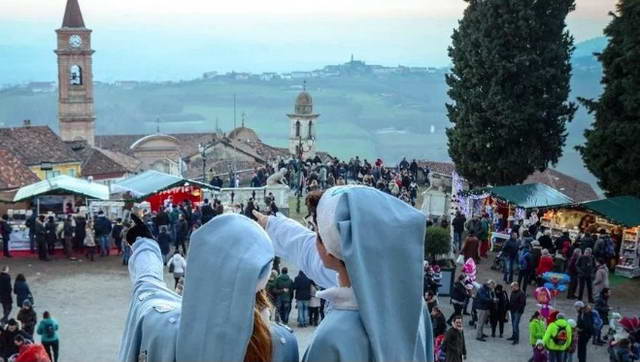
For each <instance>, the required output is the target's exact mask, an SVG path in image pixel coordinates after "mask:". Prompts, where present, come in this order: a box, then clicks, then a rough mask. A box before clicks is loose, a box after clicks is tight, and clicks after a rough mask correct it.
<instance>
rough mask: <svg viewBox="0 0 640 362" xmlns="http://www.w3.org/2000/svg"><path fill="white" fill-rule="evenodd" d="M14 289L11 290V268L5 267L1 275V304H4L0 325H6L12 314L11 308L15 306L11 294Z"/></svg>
mask: <svg viewBox="0 0 640 362" xmlns="http://www.w3.org/2000/svg"><path fill="white" fill-rule="evenodd" d="M12 291H13V288H11V275H9V267H8V266H5V267H4V268H2V273H0V303H2V311H3V315H2V319H1V320H0V323H2V324H5V323H7V320H8V319H9V314H11V306H12V304H13V296H12V295H11V292H12Z"/></svg>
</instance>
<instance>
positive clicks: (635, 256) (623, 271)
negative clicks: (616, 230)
mask: <svg viewBox="0 0 640 362" xmlns="http://www.w3.org/2000/svg"><path fill="white" fill-rule="evenodd" d="M639 254H640V228H634V229H627V230H625V231H624V233H623V236H622V245H621V246H620V260H619V262H618V265H617V266H616V274H617V275H621V276H624V277H628V278H635V277H638V276H640V255H639Z"/></svg>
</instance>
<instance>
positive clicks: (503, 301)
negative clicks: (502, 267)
mask: <svg viewBox="0 0 640 362" xmlns="http://www.w3.org/2000/svg"><path fill="white" fill-rule="evenodd" d="M508 308H509V296H508V295H507V292H505V291H504V290H503V289H502V285H501V284H498V285H497V286H496V289H495V299H494V303H493V304H492V305H491V310H490V312H489V320H490V321H491V337H495V336H496V327H500V338H502V334H503V333H504V322H506V321H507V310H508Z"/></svg>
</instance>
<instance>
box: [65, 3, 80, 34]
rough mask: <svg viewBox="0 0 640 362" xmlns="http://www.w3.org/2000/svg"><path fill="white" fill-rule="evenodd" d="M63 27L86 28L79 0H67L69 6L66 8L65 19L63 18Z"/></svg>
mask: <svg viewBox="0 0 640 362" xmlns="http://www.w3.org/2000/svg"><path fill="white" fill-rule="evenodd" d="M62 27H63V28H84V27H85V26H84V20H83V19H82V12H81V11H80V4H78V0H67V7H66V8H65V10H64V19H62Z"/></svg>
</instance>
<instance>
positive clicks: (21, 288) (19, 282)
mask: <svg viewBox="0 0 640 362" xmlns="http://www.w3.org/2000/svg"><path fill="white" fill-rule="evenodd" d="M13 294H15V295H16V305H17V306H18V308H22V304H23V303H24V301H25V300H29V301H30V302H31V304H33V295H32V294H31V289H29V284H27V278H25V277H24V275H23V274H18V275H16V281H15V282H14V284H13Z"/></svg>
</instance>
